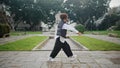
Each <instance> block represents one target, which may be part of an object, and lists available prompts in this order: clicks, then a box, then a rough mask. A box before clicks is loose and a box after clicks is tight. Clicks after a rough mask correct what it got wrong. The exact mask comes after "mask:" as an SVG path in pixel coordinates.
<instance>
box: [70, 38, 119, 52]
mask: <svg viewBox="0 0 120 68" xmlns="http://www.w3.org/2000/svg"><path fill="white" fill-rule="evenodd" d="M71 38H73V39H74V40H76V41H78V42H79V43H81V44H82V45H84V46H85V47H87V48H88V49H89V50H91V51H97V50H100V51H113V50H115V51H120V44H115V43H111V42H107V41H103V40H98V39H95V38H90V37H86V36H72V37H71Z"/></svg>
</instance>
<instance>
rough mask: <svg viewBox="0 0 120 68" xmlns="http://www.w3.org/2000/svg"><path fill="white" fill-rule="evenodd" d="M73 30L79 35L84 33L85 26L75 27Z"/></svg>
mask: <svg viewBox="0 0 120 68" xmlns="http://www.w3.org/2000/svg"><path fill="white" fill-rule="evenodd" d="M75 28H76V29H77V30H78V31H79V32H81V33H84V31H85V26H83V25H82V24H78V25H76V26H75Z"/></svg>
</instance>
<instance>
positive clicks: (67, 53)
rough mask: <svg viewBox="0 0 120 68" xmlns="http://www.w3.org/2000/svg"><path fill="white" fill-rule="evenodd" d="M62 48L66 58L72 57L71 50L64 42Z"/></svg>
mask: <svg viewBox="0 0 120 68" xmlns="http://www.w3.org/2000/svg"><path fill="white" fill-rule="evenodd" d="M62 48H63V51H64V52H65V54H66V55H67V57H72V56H73V53H72V51H71V48H70V46H69V44H68V43H67V42H66V41H65V42H64V43H63V46H62Z"/></svg>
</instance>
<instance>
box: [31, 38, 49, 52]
mask: <svg viewBox="0 0 120 68" xmlns="http://www.w3.org/2000/svg"><path fill="white" fill-rule="evenodd" d="M49 39H50V37H48V38H47V39H45V40H44V41H43V42H41V43H39V44H38V45H37V46H36V47H34V48H33V49H32V50H33V51H36V50H39V49H40V48H42V47H43V46H44V45H45V44H46V43H47V42H48V40H49Z"/></svg>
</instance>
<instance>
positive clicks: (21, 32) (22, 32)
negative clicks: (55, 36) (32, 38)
mask: <svg viewBox="0 0 120 68" xmlns="http://www.w3.org/2000/svg"><path fill="white" fill-rule="evenodd" d="M25 34H42V32H41V31H26V32H25V31H11V32H10V35H12V36H18V35H25Z"/></svg>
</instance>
